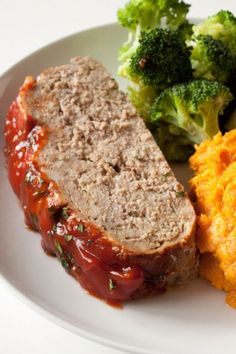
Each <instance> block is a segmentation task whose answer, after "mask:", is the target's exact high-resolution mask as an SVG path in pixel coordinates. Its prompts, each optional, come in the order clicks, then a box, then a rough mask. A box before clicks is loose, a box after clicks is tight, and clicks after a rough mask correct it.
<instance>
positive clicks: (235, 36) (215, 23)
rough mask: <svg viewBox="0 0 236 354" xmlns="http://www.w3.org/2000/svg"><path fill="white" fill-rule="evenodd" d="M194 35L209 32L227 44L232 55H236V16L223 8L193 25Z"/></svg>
mask: <svg viewBox="0 0 236 354" xmlns="http://www.w3.org/2000/svg"><path fill="white" fill-rule="evenodd" d="M193 32H194V36H198V35H200V34H204V35H206V34H208V35H210V36H212V37H213V38H214V39H217V40H220V41H222V42H223V43H224V45H226V46H227V47H228V48H229V50H230V52H231V53H232V55H234V56H236V17H235V16H234V15H233V14H232V13H231V12H230V11H225V10H221V11H219V12H218V13H217V14H215V15H213V16H210V17H208V18H207V19H206V20H205V21H203V22H202V23H200V24H199V25H197V26H193Z"/></svg>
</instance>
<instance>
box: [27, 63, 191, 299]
mask: <svg viewBox="0 0 236 354" xmlns="http://www.w3.org/2000/svg"><path fill="white" fill-rule="evenodd" d="M21 105H22V107H24V110H25V112H26V114H30V115H32V116H33V117H34V118H35V119H36V120H37V122H38V123H39V124H41V125H46V126H47V128H48V131H49V139H48V142H47V144H46V145H45V147H44V148H43V149H42V151H41V152H40V154H39V158H38V162H39V165H40V166H41V168H42V170H43V172H45V173H46V174H47V175H48V176H49V178H51V179H53V180H55V181H56V183H57V184H58V186H59V188H60V189H61V191H62V195H63V198H64V201H65V202H66V203H68V204H69V205H71V206H72V207H73V209H74V210H75V211H76V213H77V214H78V217H82V218H83V219H85V220H88V221H89V222H91V223H94V224H96V226H98V227H100V228H101V232H102V233H103V234H105V235H106V237H107V238H108V239H109V240H110V242H111V243H112V244H113V245H114V248H117V252H118V254H119V257H120V258H124V259H127V258H128V259H129V262H130V263H131V264H140V265H141V266H142V267H143V269H144V271H145V272H146V279H150V284H151V285H150V286H149V283H148V281H147V282H146V283H145V286H143V287H142V288H141V290H139V291H138V293H137V294H135V297H136V296H141V295H145V293H150V292H151V290H150V288H152V289H154V288H155V286H154V287H153V284H155V282H156V283H158V284H159V285H160V283H162V282H163V284H169V285H175V284H182V283H185V282H187V281H188V280H189V279H191V278H192V277H194V275H195V273H196V248H195V240H194V233H195V223H196V220H195V213H194V210H193V208H192V205H191V203H190V201H189V199H188V197H187V195H186V194H185V193H184V191H183V186H182V185H180V184H179V183H178V182H177V181H176V179H175V177H174V175H173V173H172V171H171V169H170V167H169V166H168V164H167V162H166V160H165V158H164V156H163V154H162V152H161V151H160V149H159V148H158V146H157V145H156V143H155V141H154V139H153V137H152V135H151V133H150V132H149V131H148V130H147V128H146V127H145V124H144V122H143V120H142V119H141V118H140V117H138V115H137V113H136V111H135V109H134V107H133V106H132V105H131V103H130V102H129V101H128V99H127V97H126V95H125V94H123V93H121V92H119V91H118V87H117V84H116V82H115V81H114V80H113V79H112V78H111V77H110V76H109V74H108V73H107V72H106V70H105V69H104V67H103V66H102V65H101V64H100V63H98V62H97V61H95V60H94V59H92V58H89V57H83V58H81V57H78V58H75V59H73V60H72V61H71V62H70V64H68V65H64V66H61V67H57V68H50V69H48V70H45V71H44V72H43V73H42V74H41V75H40V76H39V77H38V79H37V84H36V85H35V86H34V87H33V88H32V89H31V90H30V91H29V92H28V93H27V97H23V98H22V100H21ZM155 277H156V279H155ZM139 293H140V294H139Z"/></svg>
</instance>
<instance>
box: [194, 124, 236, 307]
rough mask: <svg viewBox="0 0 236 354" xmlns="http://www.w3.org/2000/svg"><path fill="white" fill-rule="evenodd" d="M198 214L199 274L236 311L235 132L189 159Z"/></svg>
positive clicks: (209, 143)
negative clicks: (224, 295)
mask: <svg viewBox="0 0 236 354" xmlns="http://www.w3.org/2000/svg"><path fill="white" fill-rule="evenodd" d="M190 165H191V168H192V169H193V170H194V172H195V177H193V178H192V179H191V180H190V186H191V194H192V196H193V200H194V203H195V207H196V212H197V215H198V225H199V227H198V231H197V244H198V248H199V250H200V253H201V258H200V275H201V276H202V277H204V278H206V279H207V280H209V281H210V282H211V283H212V285H214V286H215V287H216V288H218V289H224V290H225V291H226V302H227V303H228V304H229V305H231V306H233V307H234V308H236V129H234V130H232V131H230V132H229V133H227V134H225V135H224V136H222V135H221V134H217V135H216V136H215V137H214V138H213V139H212V140H208V141H205V142H203V143H202V144H201V145H200V146H198V147H197V149H196V153H195V154H194V155H193V156H192V157H191V158H190Z"/></svg>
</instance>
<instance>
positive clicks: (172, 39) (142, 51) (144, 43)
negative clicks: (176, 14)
mask: <svg viewBox="0 0 236 354" xmlns="http://www.w3.org/2000/svg"><path fill="white" fill-rule="evenodd" d="M128 75H129V77H130V78H131V80H132V81H133V82H136V83H138V84H141V85H146V86H150V87H153V88H154V89H155V90H156V91H157V92H159V91H160V90H163V89H165V88H167V87H170V86H171V85H174V84H176V83H181V82H184V81H187V80H190V79H191V77H192V67H191V62H190V50H189V49H188V48H187V46H186V45H185V43H184V41H183V40H182V39H181V38H179V33H178V31H172V30H169V29H162V28H155V29H152V30H146V31H143V32H142V33H141V36H140V39H139V45H138V47H137V49H136V51H135V53H134V54H133V55H132V56H131V58H130V64H129V68H128Z"/></svg>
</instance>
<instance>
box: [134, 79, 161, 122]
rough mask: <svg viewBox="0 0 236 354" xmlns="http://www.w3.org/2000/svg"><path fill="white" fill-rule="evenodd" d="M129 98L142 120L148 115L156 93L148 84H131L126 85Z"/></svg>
mask: <svg viewBox="0 0 236 354" xmlns="http://www.w3.org/2000/svg"><path fill="white" fill-rule="evenodd" d="M128 93H129V99H130V101H131V102H132V103H133V105H134V106H135V107H136V109H137V111H138V112H139V114H140V115H141V117H142V118H143V119H144V120H147V119H148V117H149V112H150V108H151V106H152V104H153V102H154V101H155V99H156V97H157V95H156V92H155V90H154V89H153V88H152V87H149V86H143V85H140V86H138V85H133V86H130V87H128Z"/></svg>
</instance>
